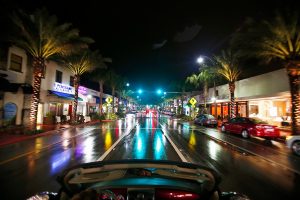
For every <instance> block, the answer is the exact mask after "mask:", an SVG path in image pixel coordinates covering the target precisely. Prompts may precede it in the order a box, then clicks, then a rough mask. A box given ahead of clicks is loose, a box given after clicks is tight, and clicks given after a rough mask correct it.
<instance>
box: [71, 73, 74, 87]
mask: <svg viewBox="0 0 300 200" xmlns="http://www.w3.org/2000/svg"><path fill="white" fill-rule="evenodd" d="M70 86H72V87H74V76H70Z"/></svg>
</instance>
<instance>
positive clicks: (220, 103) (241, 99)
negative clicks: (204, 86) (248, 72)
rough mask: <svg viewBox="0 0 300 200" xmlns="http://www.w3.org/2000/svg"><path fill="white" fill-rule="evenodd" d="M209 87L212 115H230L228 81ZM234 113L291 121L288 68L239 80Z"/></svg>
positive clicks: (279, 122) (273, 121)
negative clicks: (286, 70)
mask: <svg viewBox="0 0 300 200" xmlns="http://www.w3.org/2000/svg"><path fill="white" fill-rule="evenodd" d="M214 90H215V89H214V88H210V89H209V97H208V99H209V100H208V105H209V111H210V113H211V114H212V115H214V116H216V117H218V118H219V119H226V117H227V116H229V115H230V113H229V112H230V107H229V89H228V84H225V85H221V86H217V87H216V91H217V94H218V96H216V97H215V96H214V94H215V91H214ZM235 98H236V100H235V101H236V104H235V112H236V113H235V114H236V116H242V117H256V118H259V119H262V120H264V121H266V122H268V123H270V124H274V125H277V126H289V125H290V123H291V99H290V94H289V85H288V78H287V76H286V72H285V69H280V70H276V71H273V72H269V73H266V74H261V75H258V76H254V77H250V78H247V79H243V80H239V81H236V89H235Z"/></svg>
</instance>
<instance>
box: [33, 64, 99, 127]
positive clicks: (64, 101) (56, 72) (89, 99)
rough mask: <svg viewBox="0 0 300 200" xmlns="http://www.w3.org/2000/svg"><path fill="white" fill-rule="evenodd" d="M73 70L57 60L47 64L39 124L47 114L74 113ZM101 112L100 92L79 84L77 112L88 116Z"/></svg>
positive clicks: (39, 109)
mask: <svg viewBox="0 0 300 200" xmlns="http://www.w3.org/2000/svg"><path fill="white" fill-rule="evenodd" d="M73 79H74V77H73V74H72V73H71V71H70V70H69V69H68V68H66V67H63V66H60V65H58V64H57V63H56V62H53V61H49V62H47V64H46V72H45V78H44V79H42V84H41V94H40V104H39V108H38V120H37V122H38V124H42V123H44V119H45V117H46V116H49V115H51V116H59V117H61V116H63V115H64V116H68V118H69V117H70V116H71V115H72V111H73V100H74V94H75V89H74V87H73ZM96 112H99V92H98V91H95V90H92V89H88V88H86V87H83V86H79V99H78V106H77V114H81V115H83V116H87V115H88V114H90V113H96Z"/></svg>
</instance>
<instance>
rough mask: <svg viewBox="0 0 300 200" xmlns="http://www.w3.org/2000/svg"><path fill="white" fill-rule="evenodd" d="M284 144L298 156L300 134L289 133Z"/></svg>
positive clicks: (299, 154) (299, 153)
mask: <svg viewBox="0 0 300 200" xmlns="http://www.w3.org/2000/svg"><path fill="white" fill-rule="evenodd" d="M285 143H286V146H287V147H288V148H290V149H291V150H292V152H293V153H294V154H296V155H297V156H300V135H291V136H287V137H286V141H285Z"/></svg>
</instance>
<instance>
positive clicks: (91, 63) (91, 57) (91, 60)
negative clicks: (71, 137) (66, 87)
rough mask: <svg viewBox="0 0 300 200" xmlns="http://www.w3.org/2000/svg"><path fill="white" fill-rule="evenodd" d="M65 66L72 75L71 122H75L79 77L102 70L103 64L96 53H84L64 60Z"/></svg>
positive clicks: (100, 57)
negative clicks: (73, 94)
mask: <svg viewBox="0 0 300 200" xmlns="http://www.w3.org/2000/svg"><path fill="white" fill-rule="evenodd" d="M64 63H65V66H66V67H67V68H69V70H70V71H71V72H72V73H73V75H74V88H75V96H74V102H73V111H72V119H71V120H72V122H76V119H77V105H78V88H79V84H80V77H81V75H82V74H84V73H86V72H89V71H92V70H93V69H95V68H96V67H97V68H102V67H104V66H105V65H104V64H103V58H102V56H101V55H100V54H99V52H98V51H95V52H91V51H88V50H86V51H84V52H82V53H80V54H73V55H70V56H68V57H65V59H64Z"/></svg>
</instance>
